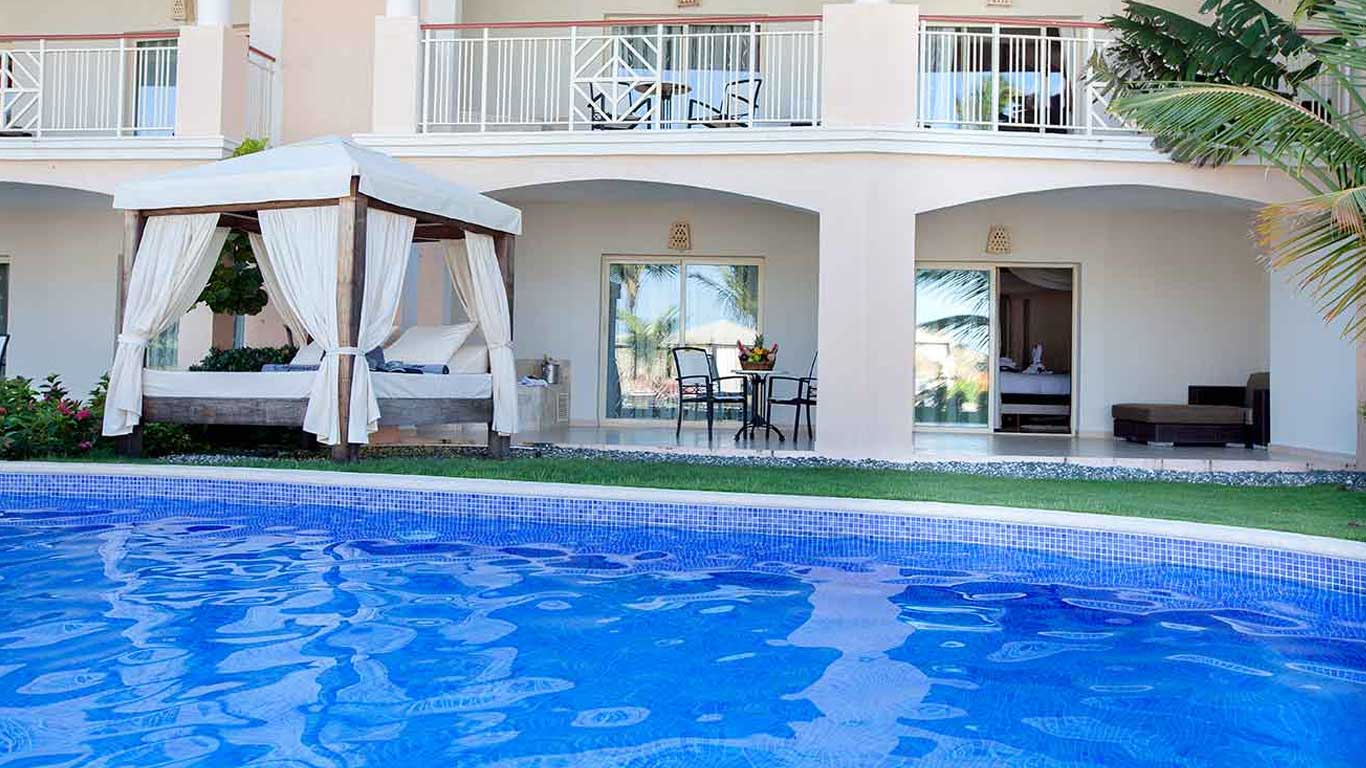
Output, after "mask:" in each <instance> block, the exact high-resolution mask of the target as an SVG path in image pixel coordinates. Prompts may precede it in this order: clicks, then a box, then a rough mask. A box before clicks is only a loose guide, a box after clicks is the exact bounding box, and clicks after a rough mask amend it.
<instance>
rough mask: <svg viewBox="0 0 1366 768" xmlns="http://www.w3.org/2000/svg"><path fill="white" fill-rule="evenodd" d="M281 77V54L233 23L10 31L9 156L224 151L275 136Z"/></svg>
mask: <svg viewBox="0 0 1366 768" xmlns="http://www.w3.org/2000/svg"><path fill="white" fill-rule="evenodd" d="M275 81H276V62H275V58H274V56H272V55H271V54H269V53H267V52H265V51H261V50H258V49H256V48H254V47H251V45H250V44H249V43H248V42H247V40H246V38H245V35H244V33H243V32H241V31H239V30H235V29H232V28H228V27H222V28H219V29H207V28H201V27H182V28H181V29H178V30H170V31H153V32H130V33H119V34H67V35H64V34H55V35H10V36H0V153H4V154H5V155H6V156H14V157H19V158H24V157H34V156H42V157H52V156H60V153H61V152H63V151H73V150H74V151H79V152H80V153H82V154H81V156H83V157H89V156H90V153H91V152H92V151H93V150H99V151H104V152H109V153H113V154H117V153H119V152H120V151H127V150H130V149H132V148H135V147H157V148H160V149H163V150H164V149H173V148H176V147H180V148H186V147H189V148H191V149H194V150H195V151H197V152H198V153H199V154H203V153H204V152H205V151H208V152H209V153H210V154H212V152H213V151H215V146H216V148H217V151H218V153H219V155H220V156H221V151H222V150H223V149H225V148H228V147H230V146H232V145H234V143H235V142H238V141H240V140H241V139H243V138H247V137H257V138H266V137H269V136H271V135H273V126H274V122H275V101H276V96H275V94H276V91H277V86H276V82H275ZM54 153H56V154H54Z"/></svg>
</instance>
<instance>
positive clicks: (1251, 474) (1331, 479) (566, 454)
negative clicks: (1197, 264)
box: [164, 446, 1366, 491]
mask: <svg viewBox="0 0 1366 768" xmlns="http://www.w3.org/2000/svg"><path fill="white" fill-rule="evenodd" d="M483 455H484V450H483V449H482V448H467V447H458V446H449V447H446V446H386V447H376V448H368V449H366V450H365V453H364V457H365V458H374V459H440V458H457V457H458V458H476V457H482V456H483ZM512 455H513V457H514V458H550V459H599V460H606V461H630V462H643V463H659V464H696V465H699V466H709V467H739V468H745V467H778V468H805V467H833V468H845V469H883V470H899V471H904V472H947V473H954V474H964V475H976V476H979V477H1009V478H1020V479H1031V480H1117V481H1138V482H1168V483H1194V484H1207V485H1232V486H1245V487H1266V488H1299V487H1305V486H1311V485H1338V486H1343V487H1346V488H1350V489H1352V490H1361V491H1366V472H1353V471H1347V470H1310V471H1293V472H1291V471H1282V470H1272V471H1266V470H1261V471H1258V470H1256V469H1252V468H1249V469H1243V470H1238V471H1191V470H1169V469H1145V468H1140V467H1125V466H1113V465H1093V464H1083V463H1072V462H1066V463H1064V462H1059V461H916V462H894V461H875V460H851V459H832V458H827V457H822V456H799V455H789V456H773V455H755V454H707V453H688V452H672V451H646V450H610V449H598V448H575V447H563V446H514V447H513V449H512ZM253 458H261V457H259V456H245V455H217V454H187V455H178V456H169V457H166V458H165V459H164V461H166V462H167V463H171V464H187V465H196V466H222V465H226V464H232V463H235V462H238V461H242V460H245V459H253ZM288 458H294V459H301V460H309V459H316V460H317V461H318V463H319V466H320V468H322V467H325V461H326V460H325V459H321V458H319V457H318V455H317V454H312V453H310V454H303V455H297V456H292V457H288ZM1202 463H1205V462H1202ZM1249 464H1252V462H1249Z"/></svg>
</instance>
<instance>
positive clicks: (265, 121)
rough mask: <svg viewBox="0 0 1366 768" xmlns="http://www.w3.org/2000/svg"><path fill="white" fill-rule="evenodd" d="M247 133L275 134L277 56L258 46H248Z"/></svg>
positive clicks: (257, 135)
mask: <svg viewBox="0 0 1366 768" xmlns="http://www.w3.org/2000/svg"><path fill="white" fill-rule="evenodd" d="M246 135H247V138H251V139H269V138H271V137H272V136H274V135H275V57H274V56H271V55H270V54H268V53H266V52H265V51H262V50H259V49H257V48H247V115H246Z"/></svg>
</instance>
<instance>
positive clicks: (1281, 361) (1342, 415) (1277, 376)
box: [1270, 275, 1358, 454]
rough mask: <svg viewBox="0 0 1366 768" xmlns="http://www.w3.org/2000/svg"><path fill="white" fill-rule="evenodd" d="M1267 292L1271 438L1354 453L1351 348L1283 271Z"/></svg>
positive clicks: (1297, 445) (1278, 442)
mask: <svg viewBox="0 0 1366 768" xmlns="http://www.w3.org/2000/svg"><path fill="white" fill-rule="evenodd" d="M1270 283H1271V284H1270V293H1271V302H1270V303H1271V391H1272V396H1271V441H1272V442H1273V443H1274V444H1276V445H1283V446H1287V447H1292V448H1304V449H1308V450H1313V451H1327V452H1330V453H1346V454H1355V453H1356V448H1357V433H1356V429H1357V427H1356V425H1357V421H1358V419H1357V418H1356V408H1357V400H1356V388H1357V370H1356V349H1355V347H1354V345H1353V344H1351V343H1350V342H1348V341H1346V340H1345V339H1343V338H1342V335H1341V334H1342V324H1341V323H1338V324H1335V325H1333V326H1329V325H1327V324H1325V323H1324V322H1323V319H1322V318H1321V316H1320V315H1319V313H1318V311H1317V309H1316V308H1315V305H1314V302H1313V301H1312V300H1311V299H1310V298H1309V297H1308V296H1306V295H1305V294H1304V293H1302V292H1300V291H1299V290H1298V289H1297V288H1296V287H1295V286H1294V285H1293V284H1292V283H1291V282H1290V281H1289V280H1287V279H1286V276H1285V275H1273V276H1272V277H1271V281H1270Z"/></svg>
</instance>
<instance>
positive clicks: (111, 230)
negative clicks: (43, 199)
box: [0, 193, 123, 396]
mask: <svg viewBox="0 0 1366 768" xmlns="http://www.w3.org/2000/svg"><path fill="white" fill-rule="evenodd" d="M73 194H74V193H73ZM90 197H91V198H94V199H95V200H96V201H98V200H102V201H103V205H97V203H95V202H93V201H91V200H80V201H77V202H75V205H77V206H79V207H65V208H57V207H44V208H27V207H24V206H23V205H22V204H21V203H18V202H16V201H13V200H7V202H6V204H5V205H3V206H0V255H3V256H7V257H8V258H9V261H10V288H9V291H10V309H9V331H10V334H11V337H12V338H11V340H10V347H9V353H8V362H7V366H6V371H7V373H8V374H9V375H11V376H15V375H18V376H28V377H31V378H34V379H42V378H43V377H44V376H46V375H47V374H49V373H60V374H61V375H62V379H63V381H65V382H66V384H67V386H68V388H69V389H71V391H72V392H73V393H75V394H78V395H82V396H83V395H84V394H85V393H86V392H88V391H89V390H90V388H91V387H92V386H94V384H95V382H96V381H98V380H99V377H100V376H101V375H102V374H103V373H104V372H105V371H106V370H108V368H109V363H110V361H111V360H112V358H113V349H114V327H113V323H114V302H115V294H116V291H117V285H116V273H117V270H118V253H119V248H120V245H119V244H120V242H121V241H122V238H123V217H122V216H121V215H118V214H116V213H114V212H113V211H112V210H109V209H108V208H107V207H106V206H108V204H109V203H108V200H107V198H97V197H96V196H93V195H92V196H90ZM69 204H70V203H69ZM37 222H41V225H40V226H36V225H35V223H37Z"/></svg>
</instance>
